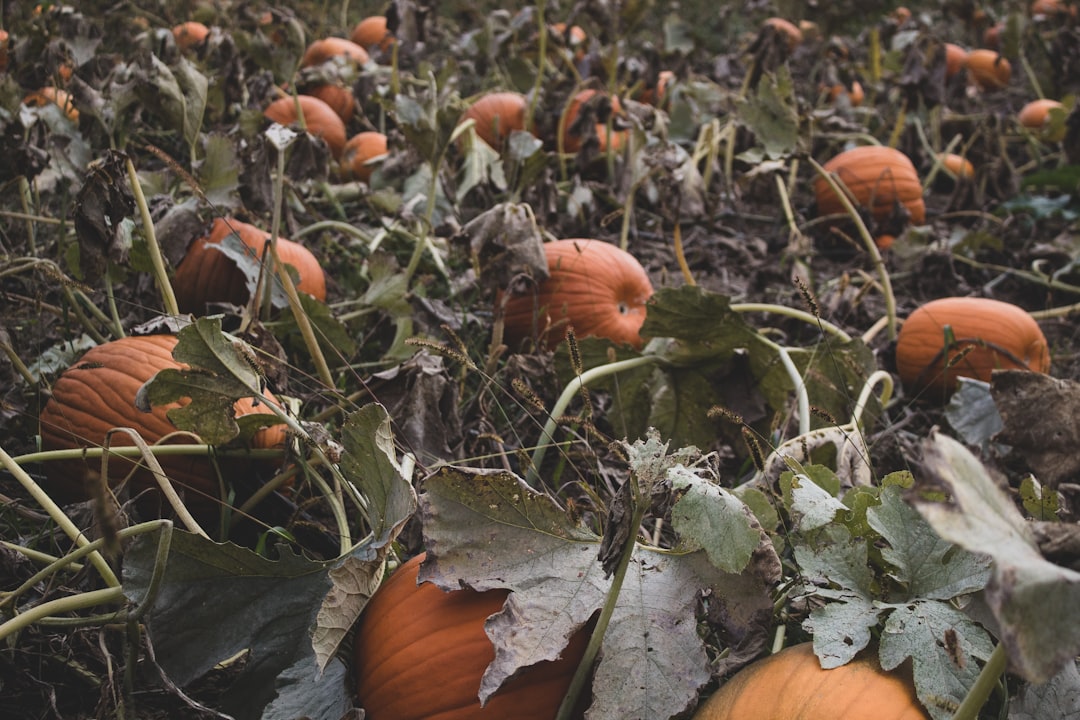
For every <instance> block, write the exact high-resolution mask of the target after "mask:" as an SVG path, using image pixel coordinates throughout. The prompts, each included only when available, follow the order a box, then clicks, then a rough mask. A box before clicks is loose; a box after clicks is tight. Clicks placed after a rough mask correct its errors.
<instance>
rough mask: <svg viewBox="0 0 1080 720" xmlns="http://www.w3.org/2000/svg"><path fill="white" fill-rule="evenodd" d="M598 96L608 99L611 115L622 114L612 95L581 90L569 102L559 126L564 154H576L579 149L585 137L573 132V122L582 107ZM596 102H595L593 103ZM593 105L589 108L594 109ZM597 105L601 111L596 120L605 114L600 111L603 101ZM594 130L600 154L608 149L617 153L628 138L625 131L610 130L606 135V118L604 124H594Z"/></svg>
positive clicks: (620, 105) (619, 104) (616, 100)
mask: <svg viewBox="0 0 1080 720" xmlns="http://www.w3.org/2000/svg"><path fill="white" fill-rule="evenodd" d="M598 94H599V95H601V97H602V98H607V97H610V100H609V106H610V108H611V109H610V114H611V115H613V116H618V115H621V114H622V111H623V110H622V103H620V102H619V98H617V97H615V96H614V95H611V96H608V95H607V94H606V93H600V92H599V91H597V90H592V89H589V90H582V91H581V92H579V93H578V94H577V95H575V96H574V97H573V99H572V100H571V101H570V105H569V106H568V107H567V109H566V114H565V116H564V117H563V119H562V123H561V124H560V125H559V134H560V135H561V136H562V142H563V150H564V151H565V152H568V153H576V152H577V151H578V150H580V149H581V146H582V144H583V142H584V140H585V136H583V135H581V134H579V133H577V132H575V128H574V122H575V121H576V120H577V117H578V114H580V113H581V109H582V107H583V106H584V105H585V104H586V103H589V101H590V100H592V98H594V97H596V96H597V95H598ZM596 102H597V101H593V103H596ZM593 103H590V106H594V107H595V105H594V104H593ZM599 103H600V107H601V111H600V112H599V113H598V118H597V119H600V117H599V116H603V115H604V114H605V113H604V112H603V111H602V105H603V99H601V100H600V101H599ZM594 128H595V133H596V138H597V140H598V141H599V143H600V145H599V149H600V152H607V150H608V148H609V147H610V148H611V149H612V150H613V151H615V152H618V151H619V150H621V149H622V146H623V144H624V143H625V142H626V139H627V137H628V132H627V131H626V130H615V129H612V130H611V132H610V133H608V126H607V118H606V117H605V118H604V122H597V123H594Z"/></svg>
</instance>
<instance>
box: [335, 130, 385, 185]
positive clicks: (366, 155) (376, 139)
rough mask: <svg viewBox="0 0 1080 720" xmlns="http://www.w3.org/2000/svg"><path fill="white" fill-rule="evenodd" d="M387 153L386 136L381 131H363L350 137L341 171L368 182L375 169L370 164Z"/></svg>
mask: <svg viewBox="0 0 1080 720" xmlns="http://www.w3.org/2000/svg"><path fill="white" fill-rule="evenodd" d="M385 155H386V136H385V135H383V134H382V133H381V132H362V133H357V134H356V135H353V136H352V137H351V138H349V142H347V143H345V152H343V153H342V154H341V172H342V175H344V176H345V177H351V178H353V179H354V180H363V181H364V182H367V181H368V180H370V179H371V173H372V172H374V171H375V167H374V165H372V164H370V163H371V162H372V161H373V160H375V159H376V158H381V157H383V156H385Z"/></svg>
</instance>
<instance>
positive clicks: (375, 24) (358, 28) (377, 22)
mask: <svg viewBox="0 0 1080 720" xmlns="http://www.w3.org/2000/svg"><path fill="white" fill-rule="evenodd" d="M349 40H351V41H353V42H354V43H356V44H357V45H359V46H360V47H362V48H365V49H371V48H378V49H379V50H381V51H382V52H386V51H387V50H389V49H390V47H391V46H392V45H393V44H394V36H393V35H392V34H391V33H390V30H389V29H388V28H387V27H386V16H384V15H372V16H370V17H366V18H364V19H363V20H361V21H360V22H358V23H356V25H355V26H354V27H353V29H352V32H351V33H350V34H349Z"/></svg>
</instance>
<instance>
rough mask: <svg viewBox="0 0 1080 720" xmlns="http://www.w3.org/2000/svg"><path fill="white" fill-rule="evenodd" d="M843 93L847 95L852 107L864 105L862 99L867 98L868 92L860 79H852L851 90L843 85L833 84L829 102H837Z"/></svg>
mask: <svg viewBox="0 0 1080 720" xmlns="http://www.w3.org/2000/svg"><path fill="white" fill-rule="evenodd" d="M841 95H844V96H846V97H847V99H848V102H850V103H851V106H852V107H858V106H859V105H862V101H863V100H864V99H865V98H866V93H865V92H864V91H863V87H862V85H861V84H860V83H859V81H858V80H853V81H852V83H851V89H850V90H849V89H848V88H846V87H844V86H843V85H833V86H832V87H831V88H829V102H836V100H837V99H838V98H839V97H840V96H841Z"/></svg>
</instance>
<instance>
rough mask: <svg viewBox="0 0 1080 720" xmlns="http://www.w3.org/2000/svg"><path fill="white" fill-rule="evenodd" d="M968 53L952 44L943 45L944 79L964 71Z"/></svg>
mask: <svg viewBox="0 0 1080 720" xmlns="http://www.w3.org/2000/svg"><path fill="white" fill-rule="evenodd" d="M967 58H968V51H967V50H965V49H964V48H962V47H960V46H959V45H956V44H954V43H945V77H947V78H951V77H953V76H955V75H956V74H958V73H959V72H960V71H961V70H963V69H964V65H966V64H967Z"/></svg>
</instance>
